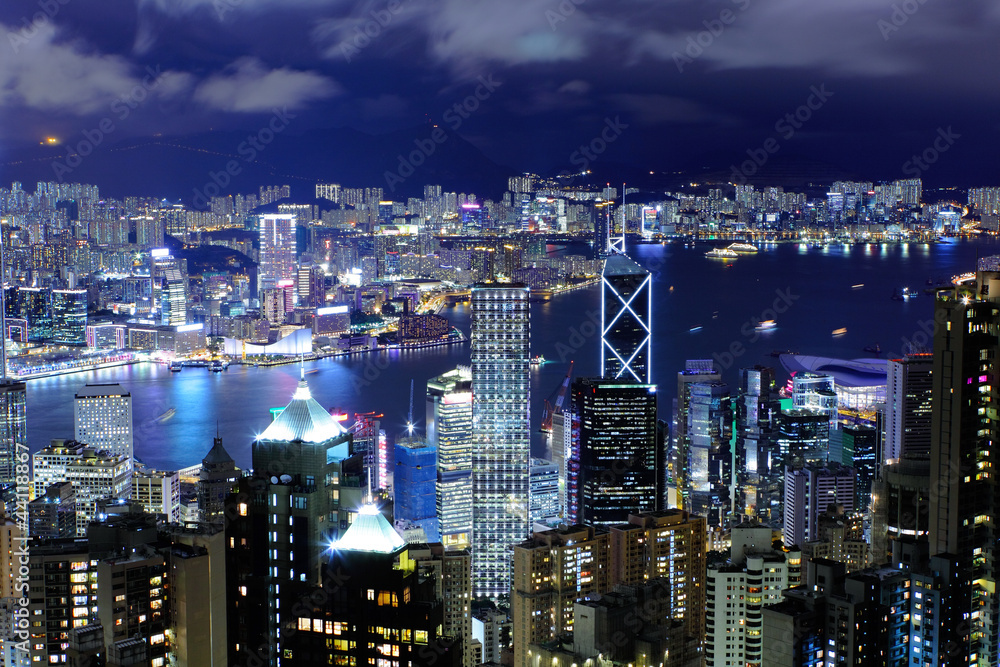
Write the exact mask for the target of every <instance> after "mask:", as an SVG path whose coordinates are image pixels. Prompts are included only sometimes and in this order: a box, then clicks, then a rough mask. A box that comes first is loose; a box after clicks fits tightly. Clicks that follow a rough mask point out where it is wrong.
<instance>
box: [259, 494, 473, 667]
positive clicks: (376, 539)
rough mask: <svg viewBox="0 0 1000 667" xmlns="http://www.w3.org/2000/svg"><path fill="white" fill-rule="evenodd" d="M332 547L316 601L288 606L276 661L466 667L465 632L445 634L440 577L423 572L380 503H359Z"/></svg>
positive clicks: (288, 664)
mask: <svg viewBox="0 0 1000 667" xmlns="http://www.w3.org/2000/svg"><path fill="white" fill-rule="evenodd" d="M327 554H328V556H327V559H328V562H327V563H326V564H325V566H324V571H326V572H327V573H329V574H330V576H329V577H326V578H324V583H323V587H322V588H321V589H317V590H316V594H315V595H314V596H313V597H311V598H310V599H311V600H318V602H310V603H306V604H301V603H300V601H299V600H297V599H296V600H295V601H294V602H296V603H298V604H297V606H295V607H292V606H291V605H289V608H290V611H289V613H288V615H287V616H285V617H284V619H283V620H282V630H283V631H282V633H281V634H282V637H283V641H282V644H283V645H282V647H281V648H282V650H281V653H279V655H280V656H281V660H280V662H276V663H275V664H278V665H282V666H285V667H294V666H295V665H317V664H329V665H337V664H343V665H351V664H354V665H359V666H360V665H370V664H379V663H377V662H376V661H379V660H381V661H382V662H381V664H382V665H383V666H384V667H391V666H394V665H400V666H401V665H410V666H412V667H431V666H432V665H439V666H440V667H461V665H462V663H463V655H462V639H463V638H461V637H456V638H452V637H446V636H445V635H444V632H443V625H444V608H445V605H444V603H443V602H442V600H441V599H440V598H439V597H438V596H437V590H436V582H435V581H434V579H433V578H431V577H426V578H425V577H422V576H420V572H419V570H418V567H417V566H418V562H417V561H416V560H414V559H413V558H411V556H410V548H409V546H408V545H407V544H406V542H405V541H404V540H403V538H401V537H400V536H399V535H398V534H397V533H396V531H394V530H393V529H392V526H391V525H390V524H389V522H388V521H387V520H386V518H385V517H384V516H382V514H381V513H380V512H379V511H378V510H377V509H376V508H374V507H373V506H371V505H367V506H365V507H362V508H361V509H360V511H359V512H358V515H357V517H356V518H355V519H354V523H353V524H351V527H350V528H348V529H347V531H346V532H345V533H344V534H343V536H342V537H341V538H340V539H339V540H337V541H336V542H334V543H333V544H332V545H331V546H330V548H329V549H328V551H327ZM286 624H287V626H286ZM286 627H287V628H288V629H287V630H286V629H285V628H286ZM291 629H294V631H291V632H290V631H289V630H291Z"/></svg>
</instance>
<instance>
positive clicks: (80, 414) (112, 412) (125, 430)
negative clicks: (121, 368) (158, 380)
mask: <svg viewBox="0 0 1000 667" xmlns="http://www.w3.org/2000/svg"><path fill="white" fill-rule="evenodd" d="M73 418H74V422H75V424H76V430H75V435H74V436H73V437H74V438H75V439H76V440H77V441H78V442H82V443H84V444H86V445H89V446H91V447H93V448H94V449H96V450H97V451H101V450H106V451H109V452H111V453H113V454H118V455H122V456H125V457H126V458H127V459H128V461H129V468H130V469H131V466H132V394H130V393H129V392H128V391H126V390H125V388H124V387H122V386H121V385H120V384H117V383H112V384H88V385H86V386H84V387H83V388H82V389H80V391H78V392H77V393H76V400H75V401H74V403H73Z"/></svg>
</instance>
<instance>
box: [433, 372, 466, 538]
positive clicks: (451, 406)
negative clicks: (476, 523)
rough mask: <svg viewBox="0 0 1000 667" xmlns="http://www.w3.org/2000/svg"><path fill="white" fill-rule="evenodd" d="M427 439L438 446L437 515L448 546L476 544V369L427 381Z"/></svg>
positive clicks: (448, 373) (440, 529)
mask: <svg viewBox="0 0 1000 667" xmlns="http://www.w3.org/2000/svg"><path fill="white" fill-rule="evenodd" d="M426 424H427V428H426V435H427V441H428V442H429V443H430V444H432V445H434V446H435V447H436V448H437V499H436V506H437V518H438V530H439V531H440V534H441V543H442V544H444V546H445V548H449V549H450V548H458V549H465V548H468V547H470V546H471V544H472V369H471V368H469V367H467V366H459V367H458V368H456V369H455V370H452V371H448V372H447V373H445V374H444V375H440V376H438V377H436V378H433V379H431V380H428V381H427V421H426Z"/></svg>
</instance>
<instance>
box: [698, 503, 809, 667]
mask: <svg viewBox="0 0 1000 667" xmlns="http://www.w3.org/2000/svg"><path fill="white" fill-rule="evenodd" d="M732 545H733V546H732V549H731V550H730V556H729V561H728V562H727V563H725V564H715V565H712V566H710V567H709V568H708V574H707V578H706V580H707V586H708V595H707V605H706V611H705V616H706V624H705V627H706V634H705V664H706V665H707V666H708V667H723V666H725V665H741V666H746V667H764V665H765V663H763V662H762V657H761V654H762V650H763V642H762V638H761V621H762V613H763V610H764V608H765V607H766V606H767V605H770V604H774V603H776V602H780V601H781V593H782V591H783V590H784V589H786V588H789V587H791V586H797V585H798V584H799V583H800V580H801V569H802V554H801V553H800V552H799V551H797V550H789V549H776V548H774V547H773V546H772V533H771V529H770V528H768V527H767V526H762V525H760V524H754V523H748V524H743V525H740V526H734V527H733V530H732Z"/></svg>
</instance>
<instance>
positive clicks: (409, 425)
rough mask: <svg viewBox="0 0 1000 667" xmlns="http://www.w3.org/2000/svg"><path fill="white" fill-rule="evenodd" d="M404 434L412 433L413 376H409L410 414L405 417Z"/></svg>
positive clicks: (410, 434) (409, 434)
mask: <svg viewBox="0 0 1000 667" xmlns="http://www.w3.org/2000/svg"><path fill="white" fill-rule="evenodd" d="M406 435H408V436H412V435H413V378H410V414H409V416H407V418H406Z"/></svg>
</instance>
